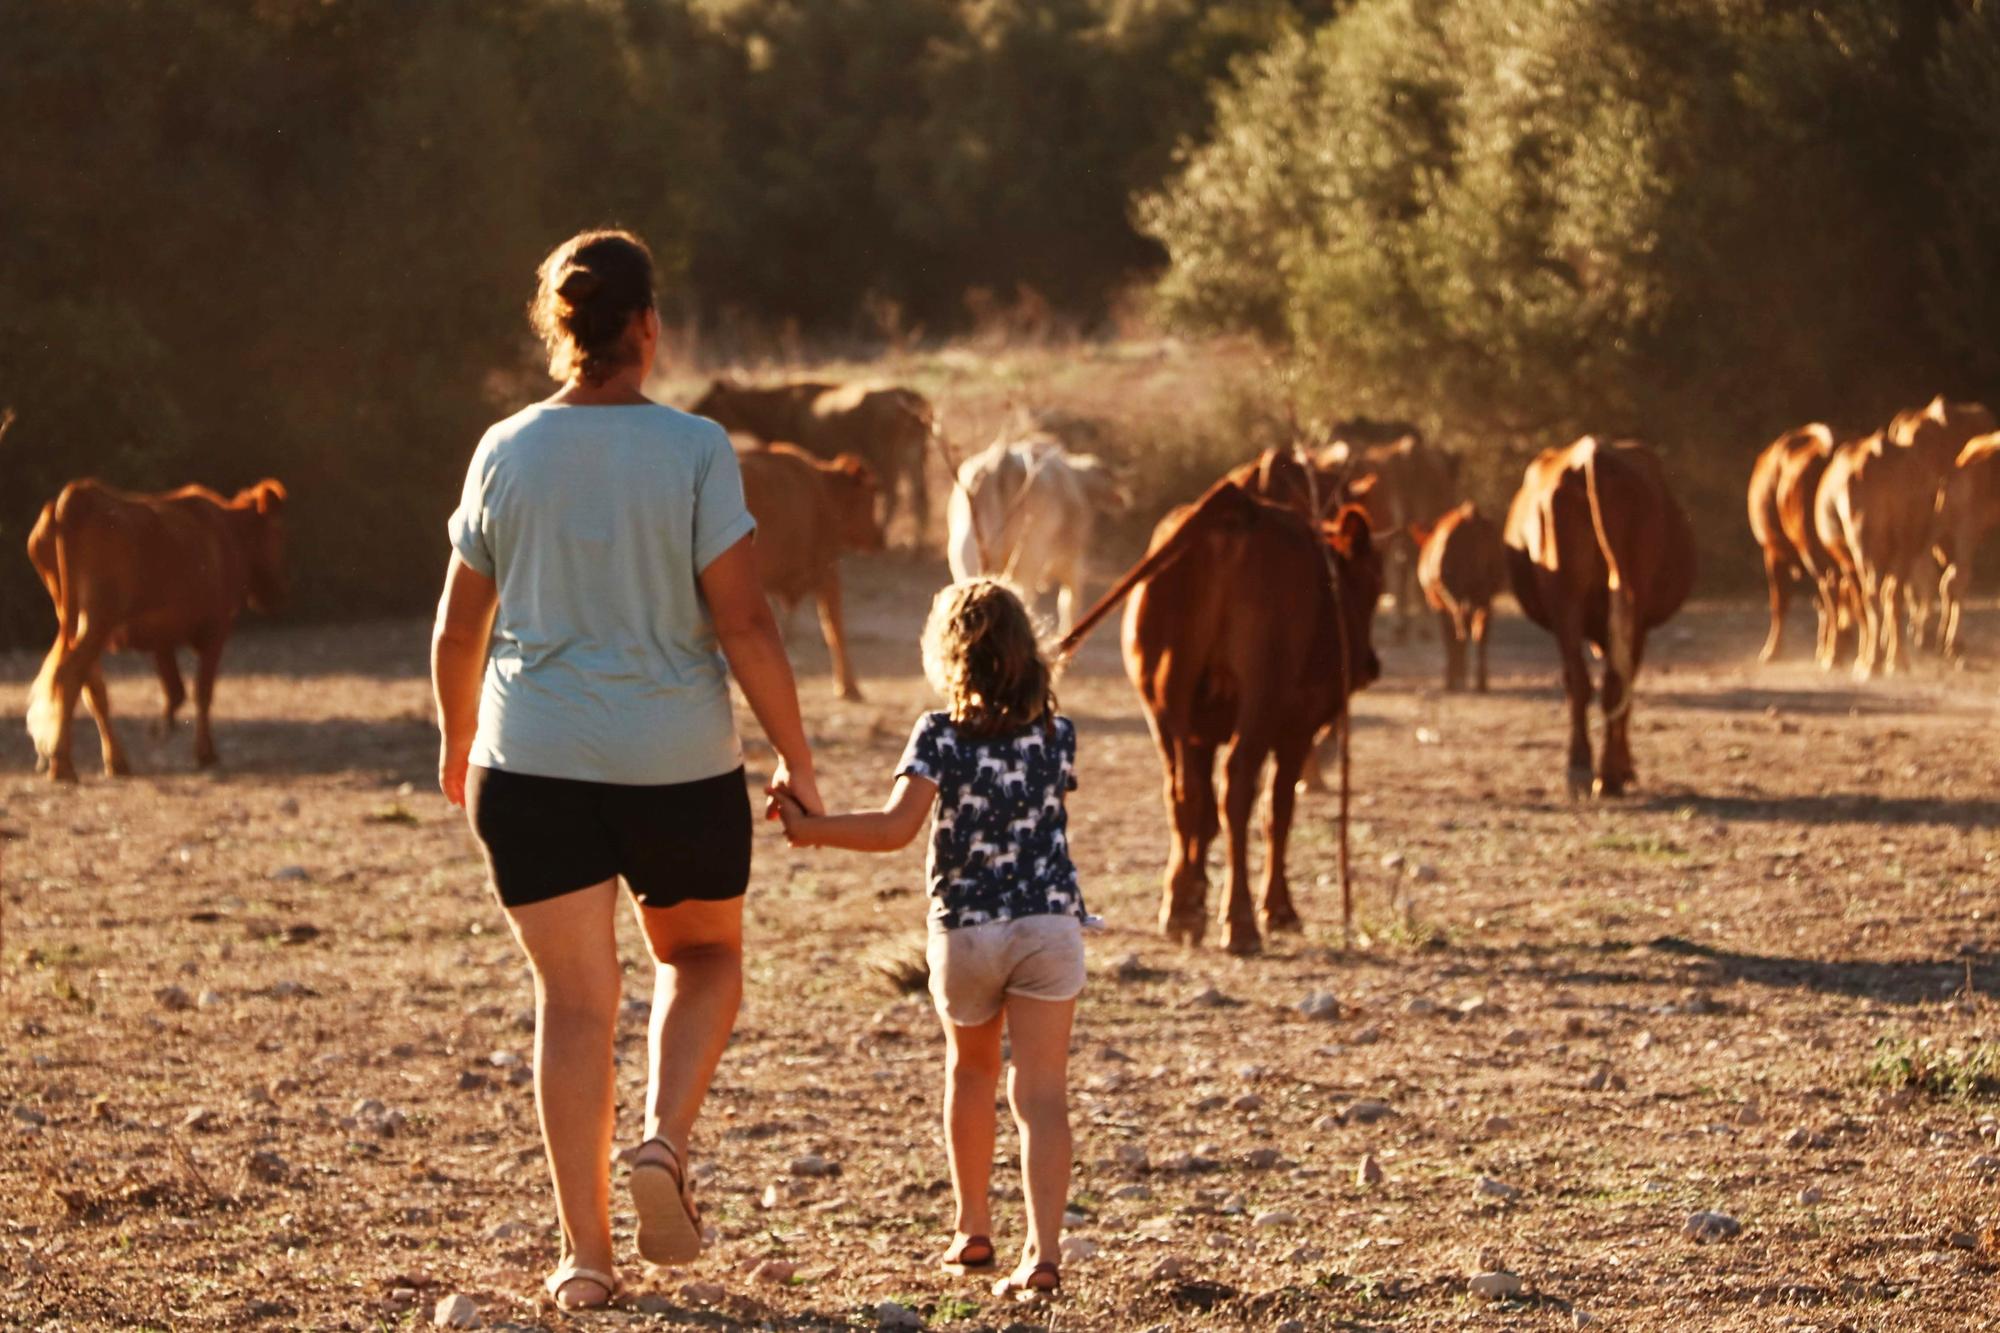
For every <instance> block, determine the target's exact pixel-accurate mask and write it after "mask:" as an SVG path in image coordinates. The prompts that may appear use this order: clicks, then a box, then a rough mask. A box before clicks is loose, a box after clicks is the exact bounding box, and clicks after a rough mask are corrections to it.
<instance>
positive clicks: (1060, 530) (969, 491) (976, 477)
mask: <svg viewBox="0 0 2000 1333" xmlns="http://www.w3.org/2000/svg"><path fill="white" fill-rule="evenodd" d="M1129 503H1130V501H1129V500H1128V499H1127V497H1126V495H1125V492H1124V490H1123V489H1122V488H1120V487H1119V485H1118V483H1117V481H1116V480H1114V479H1113V478H1112V476H1111V472H1110V469H1109V468H1107V467H1106V466H1105V465H1104V464H1103V463H1102V462H1100V461H1099V460H1098V459H1097V458H1096V457H1094V456H1093V455H1090V454H1073V453H1070V452H1069V451H1068V450H1066V449H1064V448H1063V447H1062V445H1060V444H1059V443H1057V442H1056V441H1055V440H1054V439H1053V438H1051V437H1049V436H1046V435H1035V436H1029V437H1028V438H1026V439H1020V440H1014V441H1012V442H1005V441H1002V442H997V443H995V444H992V445H989V446H988V447H987V448H985V449H983V450H981V451H980V452H979V453H976V454H974V455H973V456H972V457H970V458H968V459H966V460H965V462H964V464H963V465H962V466H961V467H960V468H959V469H958V484H957V485H956V486H954V487H953V488H952V492H951V501H950V503H949V504H948V505H947V506H946V516H947V518H948V520H949V522H950V525H951V535H950V538H949V540H948V542H947V544H946V547H945V553H946V555H947V556H949V557H950V560H951V576H952V577H953V578H954V579H960V580H963V579H968V578H973V577H975V576H977V575H981V574H990V575H996V576H999V577H1001V578H1004V579H1006V580H1007V581H1008V582H1010V583H1013V584H1015V585H1017V586H1019V587H1021V588H1023V589H1025V590H1026V591H1027V592H1028V593H1029V594H1031V595H1033V594H1039V593H1042V592H1045V591H1047V590H1048V589H1049V588H1050V587H1054V588H1055V589H1056V590H1057V591H1056V621H1057V624H1058V626H1059V627H1060V631H1061V632H1062V633H1064V634H1067V633H1069V629H1070V626H1071V625H1072V624H1073V623H1074V620H1075V613H1076V598H1077V594H1078V592H1080V591H1081V590H1082V586H1083V576H1084V572H1085V566H1086V565H1087V564H1088V557H1089V553H1090V539H1091V534H1092V531H1093V529H1094V528H1095V527H1096V525H1097V516H1098V515H1099V514H1101V513H1107V512H1116V511H1118V510H1121V509H1123V508H1125V507H1126V505H1127V504H1129ZM975 514H976V515H977V516H978V520H977V521H976V522H975V521H974V515H975Z"/></svg>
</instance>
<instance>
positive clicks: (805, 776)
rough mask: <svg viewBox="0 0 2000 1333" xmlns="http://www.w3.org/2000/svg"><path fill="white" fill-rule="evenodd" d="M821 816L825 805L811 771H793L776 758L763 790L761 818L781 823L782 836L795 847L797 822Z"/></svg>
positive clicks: (796, 842)
mask: <svg viewBox="0 0 2000 1333" xmlns="http://www.w3.org/2000/svg"><path fill="white" fill-rule="evenodd" d="M825 813H826V803H825V802H823V801H822V800H820V796H819V783H818V781H817V780H816V779H815V778H814V777H813V771H812V769H811V768H809V767H808V768H804V769H801V770H799V771H797V772H794V771H793V770H792V767H791V765H790V764H788V763H786V762H785V761H784V760H783V759H780V760H779V761H778V767H777V769H776V770H775V771H774V772H773V773H772V774H771V781H770V782H769V783H768V784H766V786H765V788H764V818H766V819H776V820H781V821H783V823H784V825H785V836H786V837H787V838H789V839H790V840H791V841H792V843H793V845H794V846H796V845H798V834H799V830H800V821H802V820H804V819H805V818H807V817H808V816H817V815H823V814H825Z"/></svg>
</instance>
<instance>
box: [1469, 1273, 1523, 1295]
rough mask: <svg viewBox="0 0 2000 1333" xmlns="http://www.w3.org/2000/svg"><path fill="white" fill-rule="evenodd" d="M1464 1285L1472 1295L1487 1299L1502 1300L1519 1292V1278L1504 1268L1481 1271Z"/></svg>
mask: <svg viewBox="0 0 2000 1333" xmlns="http://www.w3.org/2000/svg"><path fill="white" fill-rule="evenodd" d="M1465 1285H1466V1287H1467V1288H1468V1289H1469V1290H1470V1291H1471V1292H1472V1294H1473V1295H1475V1296H1478V1297H1480V1298H1481V1299H1483V1300H1489V1301H1503V1300H1506V1299H1507V1298H1508V1297H1509V1296H1519V1295H1520V1294H1521V1279H1520V1278H1518V1277H1516V1276H1514V1274H1512V1273H1509V1272H1507V1271H1505V1270H1504V1269H1503V1270H1500V1271H1497V1272H1492V1273H1481V1274H1479V1275H1478V1276H1477V1277H1475V1278H1473V1279H1472V1280H1471V1281H1470V1282H1468V1283H1466V1284H1465Z"/></svg>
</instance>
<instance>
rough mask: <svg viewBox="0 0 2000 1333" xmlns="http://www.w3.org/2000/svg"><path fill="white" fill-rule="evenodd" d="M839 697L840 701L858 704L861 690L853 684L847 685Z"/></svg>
mask: <svg viewBox="0 0 2000 1333" xmlns="http://www.w3.org/2000/svg"><path fill="white" fill-rule="evenodd" d="M840 697H841V700H842V702H845V703H850V704H858V703H860V702H861V691H860V690H858V689H856V688H855V687H854V686H852V685H849V686H848V687H847V688H846V689H844V690H842V691H841V692H840Z"/></svg>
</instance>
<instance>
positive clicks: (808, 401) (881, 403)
mask: <svg viewBox="0 0 2000 1333" xmlns="http://www.w3.org/2000/svg"><path fill="white" fill-rule="evenodd" d="M688 410H689V411H691V412H693V413H694V414H695V415H697V416H704V417H708V418H710V419H711V420H713V421H716V422H718V423H720V424H721V425H722V427H723V428H724V429H726V430H730V431H735V432H738V433H740V434H744V435H749V436H753V437H754V438H756V439H759V440H762V441H763V442H764V443H766V444H776V443H779V442H781V441H782V442H784V443H787V444H794V445H797V446H798V447H799V448H801V449H804V450H805V451H806V452H807V453H809V454H816V455H818V456H819V457H821V458H837V457H839V456H840V455H841V454H854V455H857V456H858V457H859V458H861V460H862V461H863V462H865V463H867V464H868V466H869V467H871V468H873V469H874V471H875V477H876V480H877V482H878V483H879V485H880V488H881V495H882V501H881V507H882V519H881V526H882V528H883V530H884V531H887V530H888V527H889V525H890V523H891V522H892V521H893V520H894V519H895V516H896V508H897V503H898V499H899V497H900V495H901V493H902V492H903V491H904V490H906V489H907V490H908V492H909V497H910V512H911V514H912V515H913V516H914V517H915V520H916V525H917V540H918V542H919V544H921V543H922V541H923V538H924V534H925V533H926V531H928V529H929V527H930V504H931V501H930V493H929V492H928V491H927V490H926V489H925V487H924V457H925V455H926V454H927V453H928V452H929V450H930V441H931V435H932V431H933V429H934V420H935V418H934V416H933V413H932V411H931V405H930V402H929V400H927V399H926V398H925V397H924V396H923V395H922V394H920V393H917V392H916V391H915V390H913V389H901V388H875V387H871V386H869V385H867V384H825V383H820V382H818V381H812V380H799V381H795V382H792V383H788V384H773V385H767V386H752V385H746V384H738V383H737V382H736V381H734V380H732V379H728V378H726V377H724V378H718V379H716V380H714V381H713V382H711V383H710V384H709V386H708V392H707V393H704V394H703V395H702V396H701V401H699V402H697V403H696V404H695V405H694V406H693V407H692V408H690V409H688Z"/></svg>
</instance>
